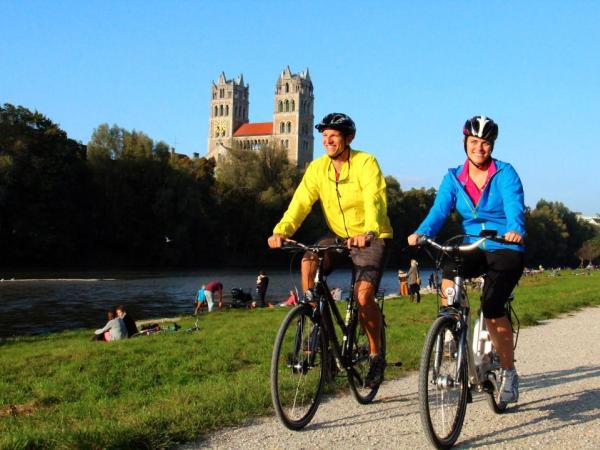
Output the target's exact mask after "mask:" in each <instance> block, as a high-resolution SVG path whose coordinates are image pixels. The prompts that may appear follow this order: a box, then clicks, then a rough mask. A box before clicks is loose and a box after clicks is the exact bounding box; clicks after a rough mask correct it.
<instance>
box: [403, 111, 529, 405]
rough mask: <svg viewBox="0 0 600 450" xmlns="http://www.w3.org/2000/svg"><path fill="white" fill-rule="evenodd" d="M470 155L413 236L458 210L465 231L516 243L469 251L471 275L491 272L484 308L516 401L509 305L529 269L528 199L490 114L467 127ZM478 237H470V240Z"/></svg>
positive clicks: (507, 391) (430, 231)
mask: <svg viewBox="0 0 600 450" xmlns="http://www.w3.org/2000/svg"><path fill="white" fill-rule="evenodd" d="M463 134H464V149H465V153H466V154H467V159H466V161H465V162H464V164H462V165H460V166H458V167H457V168H455V169H449V170H448V173H447V174H446V175H445V176H444V179H443V180H442V184H441V186H440V188H439V190H438V193H437V196H436V198H435V201H434V203H433V206H432V207H431V209H430V211H429V214H428V215H427V217H426V218H425V220H424V221H423V222H422V223H421V225H419V227H418V228H417V230H416V231H415V232H414V233H413V234H411V235H410V236H409V237H408V243H409V244H410V245H416V243H417V240H418V238H419V236H421V235H426V236H429V237H435V236H436V235H437V233H438V232H439V231H440V229H441V228H442V226H443V225H444V222H445V221H446V218H447V217H448V215H449V214H450V212H451V211H452V210H454V209H455V210H456V211H457V212H458V213H459V214H460V215H461V217H462V220H463V222H462V225H463V230H464V232H465V234H470V235H475V236H477V235H479V234H480V233H481V231H483V230H496V231H497V232H498V236H503V237H504V239H505V240H506V241H508V242H510V244H501V243H498V242H494V241H486V242H485V243H484V244H482V246H481V247H480V248H479V249H478V250H477V251H475V252H471V253H468V254H465V255H464V263H465V267H464V269H465V272H466V276H467V278H474V277H477V276H479V275H481V274H484V273H485V274H486V279H485V285H484V289H483V301H482V305H481V308H482V310H483V316H484V318H485V320H486V325H487V327H488V330H489V332H490V336H491V338H492V342H493V343H494V346H495V347H496V349H497V351H498V354H499V355H500V362H501V365H502V369H503V371H502V388H501V397H500V400H501V401H503V402H506V403H511V402H516V401H517V400H518V397H519V377H518V375H517V372H516V370H515V366H514V354H513V336H512V327H511V325H510V322H509V320H508V318H507V317H506V315H505V313H504V304H505V303H506V301H507V299H508V296H509V295H510V293H511V292H512V290H513V289H514V287H515V286H516V284H517V282H518V281H519V278H520V277H521V274H522V272H523V266H524V262H523V252H524V247H523V238H524V237H525V204H524V201H523V185H522V184H521V180H520V179H519V176H518V175H517V172H516V171H515V169H514V168H513V167H512V166H511V165H510V164H508V163H505V162H502V161H498V160H497V159H494V158H492V151H493V150H494V142H495V141H496V138H497V137H498V125H497V124H496V123H495V122H494V121H493V120H492V119H490V118H488V117H485V116H475V117H472V118H471V119H469V120H467V121H466V123H465V126H464V128H463ZM474 239H476V238H467V242H469V241H473V240H474ZM452 269H453V267H452V265H451V264H448V265H446V266H445V267H444V277H443V280H442V295H444V294H443V293H444V292H446V288H448V287H452V286H453V285H454V283H453V281H452V278H453V276H452Z"/></svg>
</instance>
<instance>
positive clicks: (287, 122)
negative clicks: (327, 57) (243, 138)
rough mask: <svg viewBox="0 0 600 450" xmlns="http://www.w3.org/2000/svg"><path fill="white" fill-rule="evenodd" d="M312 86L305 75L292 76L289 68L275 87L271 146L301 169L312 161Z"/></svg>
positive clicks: (307, 75) (308, 77) (281, 75)
mask: <svg viewBox="0 0 600 450" xmlns="http://www.w3.org/2000/svg"><path fill="white" fill-rule="evenodd" d="M313 104H314V96H313V85H312V81H311V79H310V75H309V73H308V68H307V69H306V70H305V71H304V72H300V73H298V74H292V72H291V71H290V68H289V66H288V67H286V68H285V70H284V71H283V72H282V73H281V74H280V75H279V78H278V79H277V82H276V84H275V108H274V112H273V141H274V144H275V145H277V146H279V147H281V148H283V149H284V150H286V151H287V155H288V160H289V161H290V162H294V163H295V164H296V165H298V166H300V167H302V166H304V165H306V164H308V163H309V162H310V161H311V160H312V158H313V119H314V117H313Z"/></svg>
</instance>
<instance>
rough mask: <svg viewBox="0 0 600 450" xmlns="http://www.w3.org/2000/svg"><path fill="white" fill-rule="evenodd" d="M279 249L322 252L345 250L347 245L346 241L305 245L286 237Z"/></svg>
mask: <svg viewBox="0 0 600 450" xmlns="http://www.w3.org/2000/svg"><path fill="white" fill-rule="evenodd" d="M280 248H281V250H304V251H309V252H313V253H322V252H326V251H327V250H336V251H340V252H341V251H347V250H348V247H347V245H346V242H342V243H336V244H328V245H318V244H313V245H306V244H303V243H301V242H297V241H294V240H292V239H286V240H285V241H284V243H283V245H282V246H281V247H280Z"/></svg>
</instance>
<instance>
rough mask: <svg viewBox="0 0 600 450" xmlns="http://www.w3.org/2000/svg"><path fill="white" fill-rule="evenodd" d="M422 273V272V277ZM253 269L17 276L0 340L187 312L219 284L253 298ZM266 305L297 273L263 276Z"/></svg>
mask: <svg viewBox="0 0 600 450" xmlns="http://www.w3.org/2000/svg"><path fill="white" fill-rule="evenodd" d="M427 274H428V272H426V271H423V274H422V277H423V279H426V276H427ZM256 275H257V271H254V270H252V271H248V270H246V271H242V270H234V269H230V270H226V271H219V270H204V271H170V272H160V271H156V272H148V271H139V272H135V271H133V272H132V271H125V272H114V271H113V272H89V273H79V274H74V273H64V272H63V273H36V274H31V273H28V274H25V273H22V274H20V275H19V276H18V277H17V278H15V280H14V281H13V280H9V281H4V282H0V298H1V299H2V301H1V302H0V338H5V337H10V336H24V335H40V334H47V333H55V332H60V331H68V330H73V329H77V328H86V329H87V328H100V327H102V326H104V324H105V323H106V322H105V319H106V311H107V310H109V309H114V308H115V307H116V306H117V305H125V306H126V307H127V311H128V312H129V313H130V315H131V316H132V317H134V318H135V319H137V320H148V319H153V318H156V317H171V316H174V315H179V314H183V315H185V314H190V313H192V312H193V311H194V300H195V298H196V293H197V291H198V289H199V288H200V286H202V284H206V283H208V282H209V281H211V280H215V279H216V280H220V281H221V282H222V283H223V286H224V296H225V300H226V301H227V300H228V299H230V298H231V289H232V288H242V289H244V291H245V292H247V293H251V294H252V295H253V296H254V297H256V294H255V291H254V289H255V286H256ZM268 275H269V278H270V282H269V289H268V291H267V301H268V302H271V303H279V302H281V301H283V300H285V299H286V298H287V297H288V292H289V289H290V288H291V286H292V283H293V282H295V283H296V284H297V285H299V284H300V279H299V275H298V274H294V276H291V275H290V272H289V271H285V270H279V271H272V272H268ZM328 281H329V286H330V287H331V288H334V287H340V288H342V289H343V290H344V289H345V290H347V289H348V284H349V281H350V274H349V272H348V271H344V270H340V271H336V272H335V273H333V274H332V275H331V276H330V277H329V279H328ZM381 287H382V289H384V290H385V292H386V293H388V294H389V293H394V292H398V279H397V272H396V271H390V270H388V271H385V273H384V276H383V278H382V283H381Z"/></svg>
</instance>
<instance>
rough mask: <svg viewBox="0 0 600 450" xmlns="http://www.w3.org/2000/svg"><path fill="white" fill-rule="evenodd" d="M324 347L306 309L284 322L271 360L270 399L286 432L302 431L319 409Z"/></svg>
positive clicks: (321, 335) (294, 311)
mask: <svg viewBox="0 0 600 450" xmlns="http://www.w3.org/2000/svg"><path fill="white" fill-rule="evenodd" d="M325 361H327V346H326V342H325V336H324V333H323V332H322V330H321V327H320V324H319V323H317V322H315V320H314V318H313V309H312V307H311V306H309V305H306V304H304V305H298V306H296V307H295V308H294V309H292V310H291V311H290V312H289V313H288V314H287V316H286V317H285V318H284V320H283V322H282V323H281V326H280V328H279V332H278V333H277V337H276V338H275V344H274V347H273V356H272V359H271V398H272V401H273V406H274V408H275V412H276V413H277V416H278V417H279V420H281V422H282V423H283V424H284V425H285V426H286V427H287V428H289V429H290V430H300V429H302V428H304V427H305V426H306V425H307V424H308V423H309V422H310V421H311V420H312V418H313V416H314V415H315V413H316V412H317V408H318V407H319V403H320V401H321V395H322V391H323V384H324V379H325V368H326V364H325Z"/></svg>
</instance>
